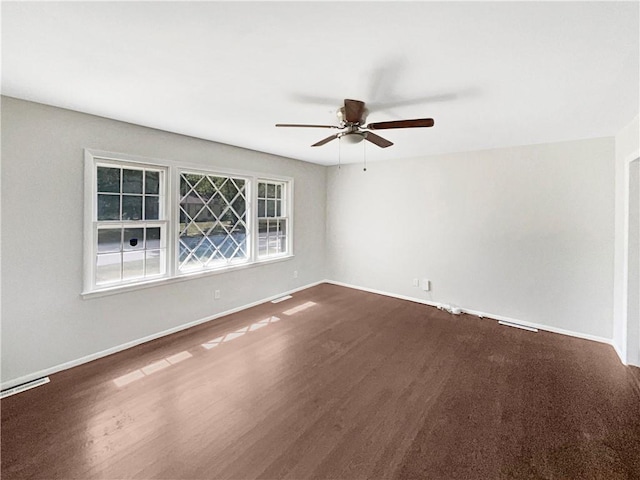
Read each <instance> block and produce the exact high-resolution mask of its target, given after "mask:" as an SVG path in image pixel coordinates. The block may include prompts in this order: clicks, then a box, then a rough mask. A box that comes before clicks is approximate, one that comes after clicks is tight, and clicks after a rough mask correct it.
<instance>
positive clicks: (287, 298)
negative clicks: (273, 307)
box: [271, 295, 293, 303]
mask: <svg viewBox="0 0 640 480" xmlns="http://www.w3.org/2000/svg"><path fill="white" fill-rule="evenodd" d="M290 298H293V297H292V296H291V295H285V296H284V297H279V298H276V299H275V300H271V303H280V302H284V301H285V300H289V299H290Z"/></svg>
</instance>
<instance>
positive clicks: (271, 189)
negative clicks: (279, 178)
mask: <svg viewBox="0 0 640 480" xmlns="http://www.w3.org/2000/svg"><path fill="white" fill-rule="evenodd" d="M286 201H287V199H286V188H285V184H284V183H283V182H266V181H260V182H258V257H260V258H265V257H270V256H275V255H281V254H284V253H287V245H288V241H287V223H288V218H287V206H286Z"/></svg>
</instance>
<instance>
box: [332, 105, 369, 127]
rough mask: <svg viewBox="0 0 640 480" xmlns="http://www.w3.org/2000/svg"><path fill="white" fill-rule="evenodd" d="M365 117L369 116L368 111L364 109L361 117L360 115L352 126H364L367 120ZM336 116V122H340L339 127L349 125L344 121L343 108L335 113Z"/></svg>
mask: <svg viewBox="0 0 640 480" xmlns="http://www.w3.org/2000/svg"><path fill="white" fill-rule="evenodd" d="M367 115H369V110H368V109H367V108H364V109H363V110H362V115H360V119H359V120H358V121H357V122H353V123H352V125H364V123H365V122H366V120H367ZM336 116H337V117H338V121H339V122H340V124H341V125H345V126H347V125H349V123H348V122H347V120H346V115H345V113H344V107H340V108H339V109H338V110H337V111H336Z"/></svg>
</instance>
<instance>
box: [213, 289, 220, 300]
mask: <svg viewBox="0 0 640 480" xmlns="http://www.w3.org/2000/svg"><path fill="white" fill-rule="evenodd" d="M213 298H215V299H216V300H218V299H219V298H220V290H216V291H215V292H213Z"/></svg>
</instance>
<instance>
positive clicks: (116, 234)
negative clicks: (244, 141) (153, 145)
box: [84, 150, 293, 293]
mask: <svg viewBox="0 0 640 480" xmlns="http://www.w3.org/2000/svg"><path fill="white" fill-rule="evenodd" d="M85 184H86V187H85V224H86V227H85V231H86V234H85V235H86V242H85V285H84V293H92V292H101V291H107V290H109V291H110V290H114V289H115V290H117V289H120V288H125V287H127V286H132V285H138V284H142V283H144V284H146V283H153V282H157V281H159V280H168V279H171V278H178V277H184V276H190V275H194V274H198V273H203V272H215V271H220V270H223V269H229V268H236V267H240V266H243V265H244V266H246V265H251V264H257V263H259V262H260V263H261V262H265V261H271V260H277V259H279V258H287V257H289V256H291V254H292V252H291V246H290V245H291V240H292V239H291V232H292V230H291V221H290V216H291V213H290V208H291V201H290V199H291V195H292V191H293V180H292V179H284V178H262V177H257V176H255V175H251V174H248V173H246V172H237V173H223V172H217V171H206V170H202V169H200V168H196V169H192V168H190V167H189V166H187V165H180V164H177V163H173V162H163V161H149V160H147V159H141V158H136V157H128V156H124V155H120V154H117V155H116V154H108V153H106V152H93V151H89V150H87V151H86V162H85Z"/></svg>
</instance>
